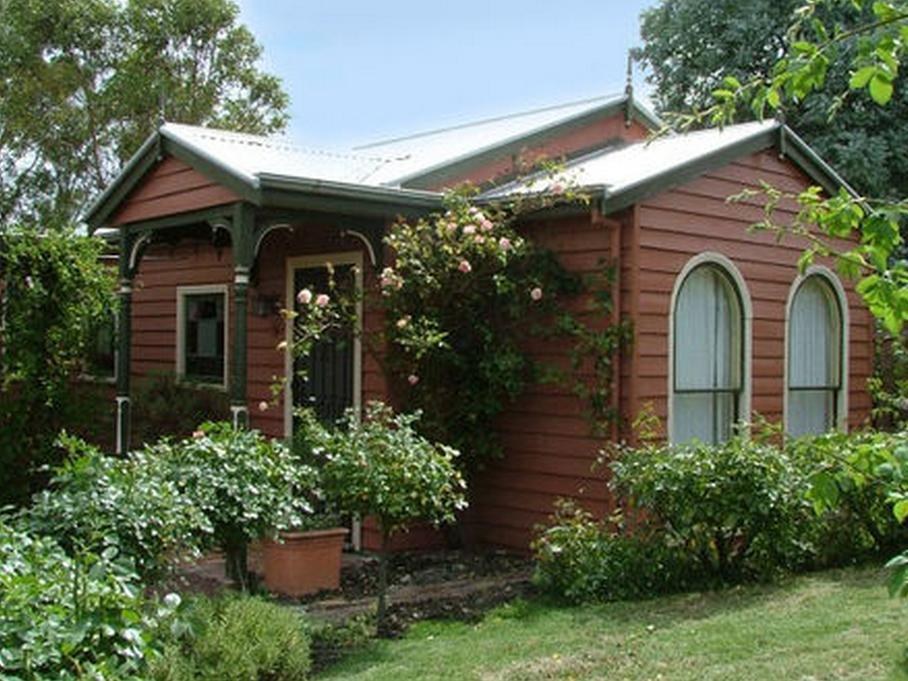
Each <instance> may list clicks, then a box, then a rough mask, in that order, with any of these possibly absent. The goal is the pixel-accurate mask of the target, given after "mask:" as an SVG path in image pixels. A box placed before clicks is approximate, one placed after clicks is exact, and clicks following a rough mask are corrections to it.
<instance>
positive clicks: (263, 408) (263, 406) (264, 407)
mask: <svg viewBox="0 0 908 681" xmlns="http://www.w3.org/2000/svg"><path fill="white" fill-rule="evenodd" d="M259 411H268V403H267V402H266V401H265V400H262V401H261V402H259Z"/></svg>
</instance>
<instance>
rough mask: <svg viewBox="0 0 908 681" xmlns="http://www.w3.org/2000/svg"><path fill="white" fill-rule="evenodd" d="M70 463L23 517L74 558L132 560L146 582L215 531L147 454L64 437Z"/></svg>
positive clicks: (61, 468) (62, 442) (160, 574)
mask: <svg viewBox="0 0 908 681" xmlns="http://www.w3.org/2000/svg"><path fill="white" fill-rule="evenodd" d="M60 440H61V446H62V447H63V448H64V449H65V450H66V451H67V452H68V454H69V457H70V458H69V459H68V460H67V461H65V462H64V463H63V464H61V465H60V466H59V467H57V468H56V469H55V470H54V475H53V477H52V478H51V481H50V487H49V489H48V490H45V491H43V492H41V493H40V494H39V495H37V496H36V497H35V498H34V500H33V503H32V506H31V507H30V508H29V509H28V510H27V511H26V513H25V517H26V518H27V520H28V523H29V525H30V527H31V528H32V529H33V531H35V532H36V533H39V534H43V535H46V536H51V537H58V538H59V542H60V544H61V545H62V546H64V547H65V548H66V550H67V552H68V553H69V554H70V555H80V554H82V553H85V552H90V553H96V554H104V552H106V551H108V550H112V551H115V552H116V554H117V555H121V556H124V557H127V558H129V559H130V560H132V561H133V564H134V565H135V568H136V570H137V572H138V574H139V576H140V577H141V578H142V579H143V581H145V582H146V583H148V582H149V581H154V580H156V579H159V578H160V577H163V576H165V575H166V573H167V569H168V567H169V566H170V565H171V564H172V563H173V562H174V561H176V560H179V559H180V558H181V557H185V555H186V554H187V552H190V551H191V550H192V549H194V548H195V547H196V546H197V545H199V544H201V543H203V541H202V538H203V537H205V536H206V535H207V534H208V533H210V532H211V527H210V526H209V524H208V520H207V518H206V517H205V516H204V515H202V514H201V513H200V511H199V510H198V509H197V508H196V507H195V506H193V504H192V503H191V502H190V500H189V499H188V498H187V497H186V495H185V494H183V493H181V491H180V490H179V489H178V488H177V484H176V482H175V481H174V480H172V479H168V477H169V476H168V475H167V471H164V470H162V466H161V462H160V461H158V460H156V459H155V457H153V456H151V455H150V454H149V452H148V451H138V452H133V453H131V454H129V455H128V457H127V458H124V459H121V458H114V457H112V456H108V455H105V454H103V453H102V452H100V451H99V450H97V449H96V448H94V447H91V446H89V445H87V444H85V443H84V442H82V441H80V440H78V439H75V438H71V437H67V436H65V435H63V436H61V438H60Z"/></svg>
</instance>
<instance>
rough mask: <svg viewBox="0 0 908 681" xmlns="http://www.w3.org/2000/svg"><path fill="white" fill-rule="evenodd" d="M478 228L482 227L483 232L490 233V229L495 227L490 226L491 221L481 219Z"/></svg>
mask: <svg viewBox="0 0 908 681" xmlns="http://www.w3.org/2000/svg"><path fill="white" fill-rule="evenodd" d="M479 226H480V227H482V230H483V231H484V232H491V231H492V228H493V227H495V225H494V224H492V221H491V220H489V219H488V218H483V219H482V221H481V222H480V223H479Z"/></svg>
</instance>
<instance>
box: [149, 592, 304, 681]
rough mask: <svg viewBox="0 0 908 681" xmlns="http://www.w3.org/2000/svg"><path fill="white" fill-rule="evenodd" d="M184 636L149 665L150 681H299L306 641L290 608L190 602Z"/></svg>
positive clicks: (243, 600)
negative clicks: (264, 680)
mask: <svg viewBox="0 0 908 681" xmlns="http://www.w3.org/2000/svg"><path fill="white" fill-rule="evenodd" d="M187 620H188V627H187V632H186V633H185V634H184V635H183V636H182V637H179V638H177V639H176V640H174V641H172V642H171V643H169V644H168V645H167V647H166V648H165V650H164V654H163V655H162V656H161V657H160V658H158V659H156V660H155V661H154V662H153V663H152V665H151V674H150V678H151V679H152V680H153V681H205V680H210V681H260V680H263V679H268V680H269V681H304V679H306V678H308V674H309V667H310V661H309V636H308V634H307V631H306V627H305V623H304V621H303V619H302V618H301V617H300V616H299V615H298V614H297V613H295V612H294V611H292V610H291V609H290V608H285V607H281V606H279V605H275V604H273V603H268V602H267V601H263V600H261V599H258V598H252V597H248V596H231V597H220V598H215V599H211V598H204V597H200V598H197V599H195V600H194V601H192V603H191V607H190V608H189V612H188V617H187Z"/></svg>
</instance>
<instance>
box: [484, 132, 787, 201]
mask: <svg viewBox="0 0 908 681" xmlns="http://www.w3.org/2000/svg"><path fill="white" fill-rule="evenodd" d="M779 127H780V124H779V123H778V122H776V121H763V122H754V123H741V124H739V125H729V126H726V127H725V128H722V129H710V130H700V131H696V132H691V133H687V134H684V135H677V134H673V135H669V136H666V137H661V138H657V139H654V140H652V141H648V142H637V143H635V144H630V145H626V146H622V147H616V148H611V149H605V150H602V151H598V152H595V153H593V154H590V155H588V156H584V157H581V158H578V159H575V160H574V161H572V162H570V163H568V164H567V166H566V167H565V169H564V172H563V173H562V176H563V177H564V178H565V179H567V180H569V181H571V182H573V183H576V184H577V185H579V186H581V187H602V188H604V190H605V192H606V196H608V195H609V194H619V193H621V192H624V191H627V190H629V189H632V188H634V187H636V186H638V185H641V184H643V183H645V182H647V181H649V180H652V179H655V178H656V177H657V176H659V175H662V174H664V173H666V172H667V171H671V170H673V169H677V168H679V167H681V166H684V165H687V164H690V163H696V162H697V161H698V160H701V159H705V158H707V157H709V156H711V155H713V154H715V153H717V152H721V151H722V150H723V149H725V148H727V147H730V146H733V145H735V144H737V143H739V142H746V141H747V140H749V139H751V138H754V137H756V136H758V135H762V134H764V133H766V132H767V131H770V130H773V129H776V128H779ZM556 182H559V179H558V178H551V177H548V176H546V177H542V176H536V177H533V178H530V179H528V180H521V181H517V182H512V183H509V184H506V185H503V186H501V187H498V188H496V189H494V190H492V191H490V192H487V193H486V194H484V195H483V197H484V198H502V197H504V196H507V195H509V194H521V193H523V194H529V193H540V192H545V191H547V190H549V189H551V187H552V185H553V184H554V183H556Z"/></svg>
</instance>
